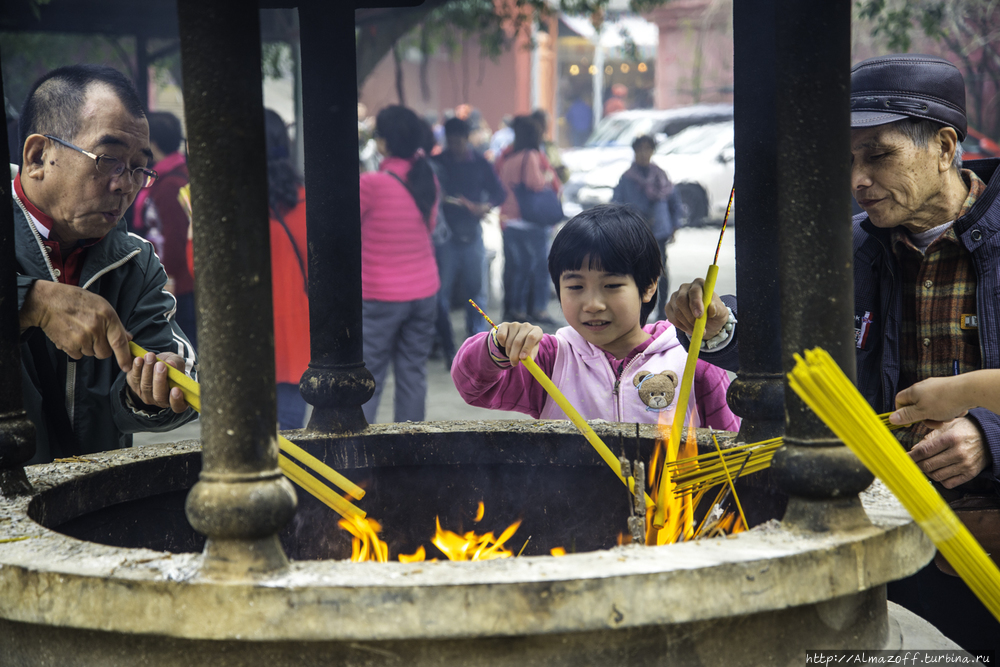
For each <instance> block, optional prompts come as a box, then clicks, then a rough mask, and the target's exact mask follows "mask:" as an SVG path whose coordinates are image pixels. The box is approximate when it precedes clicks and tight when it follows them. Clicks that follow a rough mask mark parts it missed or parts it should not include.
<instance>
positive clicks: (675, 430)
mask: <svg viewBox="0 0 1000 667" xmlns="http://www.w3.org/2000/svg"><path fill="white" fill-rule="evenodd" d="M718 277H719V266H718V265H717V264H712V265H711V266H709V267H708V275H707V276H706V278H705V287H704V290H705V292H704V311H703V312H702V314H701V317H699V318H698V319H697V320H696V321H695V323H694V332H692V334H691V344H690V346H689V347H688V356H687V362H686V363H685V364H684V377H683V379H682V380H681V388H680V392H679V394H678V396H677V407H676V408H675V409H674V422H673V424H672V425H671V427H670V447H669V449H668V451H672V452H676V451H677V449H678V447H679V446H680V441H681V431H682V430H683V427H684V417H685V415H686V414H687V405H688V399H689V398H690V396H691V385H692V384H693V382H694V371H695V368H696V367H697V365H698V351H699V350H700V349H701V339H702V338H703V337H704V335H705V323H706V322H707V321H708V306H709V304H710V303H711V302H712V294H713V293H714V292H715V280H716V278H718ZM666 470H667V468H666V467H664V468H663V471H664V472H663V474H661V476H660V489H659V491H660V497H659V498H657V499H656V501H657V502H656V513H655V514H654V515H653V526H654V527H656V528H662V527H663V521H664V518H665V516H666V514H665V513H666V508H667V484H665V482H666V477H665V475H666V474H667V473H666Z"/></svg>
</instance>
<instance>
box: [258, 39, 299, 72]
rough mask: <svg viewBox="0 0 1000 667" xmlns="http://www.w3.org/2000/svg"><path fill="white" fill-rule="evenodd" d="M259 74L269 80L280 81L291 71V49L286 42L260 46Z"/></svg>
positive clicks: (266, 43) (268, 43) (267, 43)
mask: <svg viewBox="0 0 1000 667" xmlns="http://www.w3.org/2000/svg"><path fill="white" fill-rule="evenodd" d="M260 55H261V63H260V69H261V73H262V74H263V75H264V76H265V77H266V78H269V79H280V78H282V77H285V76H287V75H288V73H289V72H290V71H291V70H292V66H293V63H292V48H291V47H290V46H289V45H288V44H287V43H286V42H264V43H263V44H262V45H261V54H260Z"/></svg>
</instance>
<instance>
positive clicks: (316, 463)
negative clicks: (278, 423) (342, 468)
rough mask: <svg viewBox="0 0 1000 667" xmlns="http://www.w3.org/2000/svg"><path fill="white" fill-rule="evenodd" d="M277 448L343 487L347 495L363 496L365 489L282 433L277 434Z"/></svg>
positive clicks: (353, 496)
mask: <svg viewBox="0 0 1000 667" xmlns="http://www.w3.org/2000/svg"><path fill="white" fill-rule="evenodd" d="M278 448H279V449H281V452H282V454H284V455H285V456H292V457H295V458H297V459H298V460H299V461H301V462H302V463H304V464H306V465H307V466H309V467H310V468H312V469H313V470H315V471H316V472H318V473H319V474H320V475H322V476H323V477H326V478H327V479H328V480H330V482H331V483H333V484H334V485H336V486H337V488H339V489H343V490H344V491H345V492H346V493H347V495H349V496H351V497H352V498H354V499H355V500H361V499H362V498H364V497H365V490H364V489H362V488H361V487H360V486H358V485H357V484H355V483H354V482H352V481H351V480H349V479H347V478H346V477H344V476H343V475H341V474H340V473H339V472H337V471H336V470H334V469H333V468H331V467H330V466H328V465H326V464H325V463H323V462H322V461H320V460H319V459H318V458H316V457H315V456H313V455H312V454H310V453H309V452H307V451H306V450H304V449H302V448H301V447H299V446H298V445H296V444H295V443H294V442H292V441H291V440H289V439H288V438H286V437H285V436H283V435H279V436H278Z"/></svg>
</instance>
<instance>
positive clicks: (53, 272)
mask: <svg viewBox="0 0 1000 667" xmlns="http://www.w3.org/2000/svg"><path fill="white" fill-rule="evenodd" d="M11 195H13V197H14V200H15V201H16V202H17V205H18V206H19V207H21V212H22V213H24V219H25V221H26V222H27V223H28V227H31V233H32V234H34V235H35V243H37V244H38V250H39V252H41V253H42V259H43V260H45V266H46V268H48V270H49V276H51V277H52V282H56V283H57V282H59V278H57V277H56V270H55V268H53V266H52V260H50V259H49V253H48V252H46V250H45V244H44V243H43V242H42V235H41V234H39V233H38V229H36V228H35V223H34V222H32V220H31V214H30V213H28V209H26V208H25V207H24V203H23V202H21V200H20V199H18V198H17V195H15V194H14V193H13V192H11Z"/></svg>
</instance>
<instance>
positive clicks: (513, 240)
mask: <svg viewBox="0 0 1000 667" xmlns="http://www.w3.org/2000/svg"><path fill="white" fill-rule="evenodd" d="M513 125H514V143H513V144H512V145H511V146H510V148H509V151H510V154H509V155H504V156H502V158H503V159H502V162H501V164H500V165H499V166H498V169H497V172H498V174H499V176H500V181H501V182H502V183H503V184H504V186H505V187H506V188H507V190H508V195H507V200H506V201H505V202H504V204H503V206H502V207H501V208H500V215H501V218H502V220H503V223H504V224H503V245H504V260H505V264H506V268H505V275H507V276H509V279H510V280H509V288H508V294H507V298H506V302H507V311H508V312H507V313H505V317H504V319H505V320H507V321H517V322H527V321H531V322H535V323H539V324H554V320H553V319H552V318H551V317H550V316H549V314H548V312H547V311H546V308H547V306H548V302H549V276H548V266H547V263H546V262H547V257H548V252H549V228H548V227H545V226H542V225H537V224H534V223H531V222H528V221H526V220H523V219H522V218H521V210H520V208H519V207H518V204H517V198H516V197H515V196H514V192H513V191H514V188H515V186H517V185H519V184H521V183H523V184H524V185H525V186H526V187H527V188H528V189H529V190H532V191H535V192H540V191H541V190H543V189H544V188H555V189H556V190H558V189H559V187H560V186H561V183H560V182H559V179H558V178H557V177H556V175H555V173H554V172H553V170H552V167H551V166H550V165H549V163H548V160H547V159H546V158H545V156H544V155H543V154H542V153H541V152H540V151H539V146H540V144H541V131H540V130H541V127H540V125H539V124H538V122H537V120H536V119H534V118H532V117H531V116H518V117H517V118H515V119H514V123H513Z"/></svg>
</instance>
